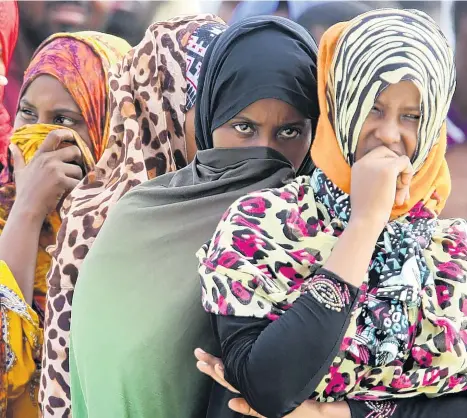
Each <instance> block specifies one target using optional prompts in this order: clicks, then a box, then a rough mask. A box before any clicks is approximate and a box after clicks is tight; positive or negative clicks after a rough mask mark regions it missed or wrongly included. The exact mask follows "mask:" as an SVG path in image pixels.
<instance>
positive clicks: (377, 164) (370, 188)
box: [350, 146, 414, 232]
mask: <svg viewBox="0 0 467 418" xmlns="http://www.w3.org/2000/svg"><path fill="white" fill-rule="evenodd" d="M413 175H414V171H413V167H412V164H411V163H410V159H409V157H407V156H399V155H397V154H396V153H394V152H393V151H391V150H390V149H388V148H387V147H384V146H381V147H378V148H375V149H374V150H372V151H371V152H369V153H368V154H366V155H365V156H364V157H362V158H361V159H360V160H358V161H357V162H356V163H355V164H354V165H353V167H352V183H351V193H350V200H351V205H352V216H351V219H352V220H354V219H358V220H361V221H363V222H364V223H366V224H368V223H373V224H375V225H378V227H379V226H381V229H380V230H379V232H381V230H382V229H383V228H384V225H385V224H386V222H387V221H388V220H389V218H390V216H391V210H392V207H393V206H394V204H396V205H398V206H401V205H403V204H404V202H405V201H406V200H407V199H408V198H409V197H410V192H409V189H410V183H411V181H412V177H413Z"/></svg>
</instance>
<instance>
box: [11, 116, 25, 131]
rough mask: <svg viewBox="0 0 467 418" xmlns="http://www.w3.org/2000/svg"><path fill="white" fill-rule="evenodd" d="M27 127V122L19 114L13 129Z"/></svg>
mask: <svg viewBox="0 0 467 418" xmlns="http://www.w3.org/2000/svg"><path fill="white" fill-rule="evenodd" d="M24 125H26V122H25V121H24V119H23V118H22V117H21V115H20V114H19V113H18V114H17V115H16V117H15V122H14V124H13V129H19V128H21V127H22V126H24Z"/></svg>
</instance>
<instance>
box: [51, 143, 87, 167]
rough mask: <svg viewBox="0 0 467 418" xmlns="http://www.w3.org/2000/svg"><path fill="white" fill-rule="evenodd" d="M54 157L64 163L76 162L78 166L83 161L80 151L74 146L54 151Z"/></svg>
mask: <svg viewBox="0 0 467 418" xmlns="http://www.w3.org/2000/svg"><path fill="white" fill-rule="evenodd" d="M54 156H55V157H56V158H58V159H59V160H60V161H63V162H65V163H70V162H76V163H78V164H79V163H81V162H82V160H83V156H82V154H81V151H80V149H79V148H78V147H77V146H76V145H71V146H69V147H65V148H60V149H59V150H57V151H54Z"/></svg>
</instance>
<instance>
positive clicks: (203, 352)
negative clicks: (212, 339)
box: [196, 348, 206, 354]
mask: <svg viewBox="0 0 467 418" xmlns="http://www.w3.org/2000/svg"><path fill="white" fill-rule="evenodd" d="M196 351H199V352H200V353H201V354H206V352H205V351H204V350H202V349H201V348H197V349H196Z"/></svg>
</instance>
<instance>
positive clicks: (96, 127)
mask: <svg viewBox="0 0 467 418" xmlns="http://www.w3.org/2000/svg"><path fill="white" fill-rule="evenodd" d="M86 34H87V32H80V33H76V34H56V35H53V36H52V37H50V38H48V39H47V40H46V41H45V42H44V43H43V44H42V45H41V46H40V47H39V48H38V50H37V51H36V54H35V55H34V57H33V59H32V61H31V63H30V64H29V67H28V69H27V70H26V72H25V74H24V82H23V86H22V88H21V92H20V97H22V96H23V94H24V92H25V91H26V89H27V88H28V87H29V86H30V84H31V83H32V82H33V81H34V80H35V79H36V78H37V77H39V76H40V75H49V76H52V77H55V78H56V79H57V80H58V81H60V83H61V84H62V85H63V86H64V87H65V88H66V89H67V91H68V92H69V93H70V95H71V97H72V98H73V100H74V101H75V103H76V104H77V105H78V107H79V109H80V111H81V113H82V115H83V118H84V120H85V122H86V126H87V128H88V131H89V136H90V138H91V142H92V145H93V147H92V152H93V156H94V158H95V160H96V161H98V160H99V158H100V157H101V155H102V153H103V152H104V150H105V148H106V146H107V139H108V132H107V130H108V112H107V106H108V104H107V72H106V71H105V70H104V67H103V64H102V62H103V60H105V61H106V62H115V61H116V59H115V57H114V56H115V55H119V56H120V55H121V54H120V52H119V49H121V48H118V43H121V44H123V45H124V46H125V49H128V48H127V45H128V44H127V43H126V42H125V41H123V40H121V39H119V38H116V37H113V36H111V35H104V36H102V34H99V33H97V32H93V33H92V37H91V36H86ZM108 38H112V40H113V43H109V42H108V41H109V39H108ZM97 41H98V42H97ZM117 41H118V42H117ZM102 42H104V43H105V47H106V48H105V49H104V48H102V46H100V43H102ZM116 44H117V45H116ZM107 67H108V66H107V65H106V68H107Z"/></svg>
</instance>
